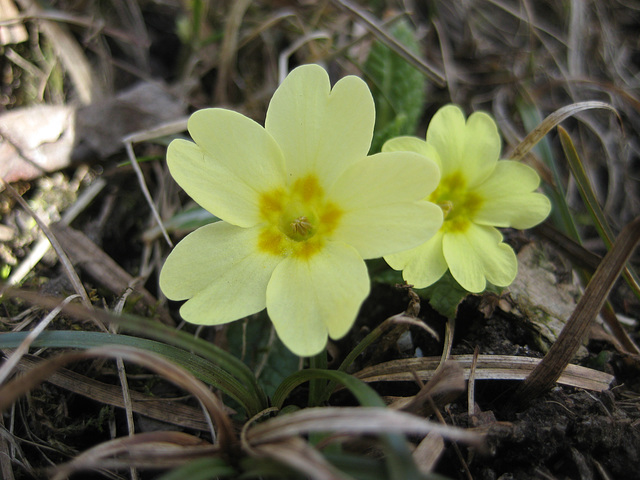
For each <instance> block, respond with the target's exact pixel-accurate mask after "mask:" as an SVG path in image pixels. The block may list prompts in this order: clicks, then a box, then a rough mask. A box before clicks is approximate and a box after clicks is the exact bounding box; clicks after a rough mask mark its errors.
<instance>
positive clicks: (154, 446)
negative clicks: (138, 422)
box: [52, 432, 218, 480]
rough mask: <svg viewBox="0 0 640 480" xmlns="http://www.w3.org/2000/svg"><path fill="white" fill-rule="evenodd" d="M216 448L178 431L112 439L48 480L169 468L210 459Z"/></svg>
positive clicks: (61, 469)
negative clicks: (84, 473)
mask: <svg viewBox="0 0 640 480" xmlns="http://www.w3.org/2000/svg"><path fill="white" fill-rule="evenodd" d="M217 451H218V449H217V448H216V447H215V446H214V445H211V444H210V443H207V442H205V441H203V440H201V439H199V438H197V437H194V436H193V435H189V434H186V433H182V432H147V433H139V434H136V435H132V436H129V437H123V438H116V439H114V440H110V441H108V442H104V443H101V444H99V445H96V446H95V447H93V448H90V449H89V450H86V451H85V452H83V453H82V454H80V455H78V456H77V457H75V458H74V459H73V460H72V461H71V462H68V463H66V464H63V465H60V466H58V467H57V468H56V472H55V475H54V476H53V477H52V480H63V479H65V478H67V477H68V476H69V475H71V474H73V473H75V472H78V471H87V470H101V469H104V468H126V467H131V466H135V467H141V468H145V467H146V468H171V467H175V466H179V465H181V464H183V463H185V462H186V461H188V460H190V459H193V458H199V457H205V456H210V455H211V454H212V453H216V452H217Z"/></svg>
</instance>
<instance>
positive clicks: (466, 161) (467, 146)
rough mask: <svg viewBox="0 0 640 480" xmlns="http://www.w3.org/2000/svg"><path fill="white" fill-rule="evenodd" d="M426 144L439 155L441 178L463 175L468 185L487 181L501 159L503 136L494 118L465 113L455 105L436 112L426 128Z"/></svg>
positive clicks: (484, 114) (478, 113) (481, 113)
mask: <svg viewBox="0 0 640 480" xmlns="http://www.w3.org/2000/svg"><path fill="white" fill-rule="evenodd" d="M427 143H428V144H430V145H432V146H433V147H434V148H435V150H436V151H437V152H438V155H439V156H440V161H441V167H442V176H443V177H446V176H448V175H449V174H451V173H453V172H463V173H464V176H465V178H466V179H467V181H468V185H469V186H473V185H476V184H478V183H479V182H482V181H483V180H484V179H486V178H487V177H488V176H489V175H490V174H491V172H492V171H493V169H494V168H495V164H496V162H497V161H498V158H499V157H500V146H501V145H500V144H501V142H500V134H499V133H498V128H497V126H496V124H495V122H494V121H493V119H492V118H491V117H490V116H489V115H487V114H486V113H483V112H476V113H474V114H472V115H471V116H470V117H469V119H468V120H467V121H466V123H465V118H464V113H463V112H462V110H461V109H460V108H459V107H457V106H455V105H447V106H445V107H442V108H441V109H440V110H438V111H437V112H436V114H435V115H434V116H433V118H432V119H431V122H430V123H429V127H428V129H427Z"/></svg>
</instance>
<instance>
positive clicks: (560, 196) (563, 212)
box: [517, 101, 582, 243]
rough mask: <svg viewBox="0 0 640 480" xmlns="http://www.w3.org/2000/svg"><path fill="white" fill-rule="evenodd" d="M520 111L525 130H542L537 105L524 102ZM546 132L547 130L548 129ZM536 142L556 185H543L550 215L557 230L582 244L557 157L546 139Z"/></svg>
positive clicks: (537, 148) (538, 151) (519, 104)
mask: <svg viewBox="0 0 640 480" xmlns="http://www.w3.org/2000/svg"><path fill="white" fill-rule="evenodd" d="M518 111H519V113H520V117H521V118H522V122H523V124H524V127H525V129H527V130H528V131H531V132H532V133H533V132H534V131H535V130H537V129H540V128H542V116H541V115H540V112H539V111H538V109H537V107H536V106H535V105H532V104H527V103H525V102H524V101H521V102H518ZM544 130H546V128H545V129H544ZM545 133H546V132H545ZM530 135H531V134H530ZM536 142H537V143H535V144H534V145H535V146H533V149H534V150H535V151H536V153H537V154H538V155H539V156H540V158H541V159H542V161H543V162H544V164H545V165H546V166H547V167H548V168H549V170H551V174H552V176H553V183H554V184H555V185H548V184H543V185H542V189H543V191H544V193H545V194H546V195H547V196H548V197H549V199H550V200H551V203H552V205H553V208H552V209H551V214H550V217H551V220H552V222H553V224H554V225H555V226H556V228H558V229H559V230H561V231H562V232H563V233H565V234H566V235H567V236H569V237H570V238H572V239H573V240H575V241H577V242H579V243H582V242H581V241H580V234H579V232H578V228H577V227H576V224H575V222H574V220H573V216H572V215H571V211H570V210H569V205H568V204H567V199H566V193H565V191H564V187H563V186H562V183H563V182H562V177H561V175H560V171H559V169H558V165H557V162H556V160H555V157H554V156H553V152H552V150H551V145H550V144H549V140H547V139H546V138H544V137H539V138H538V137H536ZM523 143H524V142H523ZM522 155H524V153H523V154H518V155H517V156H520V157H521V156H522Z"/></svg>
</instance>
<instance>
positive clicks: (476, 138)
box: [382, 105, 551, 293]
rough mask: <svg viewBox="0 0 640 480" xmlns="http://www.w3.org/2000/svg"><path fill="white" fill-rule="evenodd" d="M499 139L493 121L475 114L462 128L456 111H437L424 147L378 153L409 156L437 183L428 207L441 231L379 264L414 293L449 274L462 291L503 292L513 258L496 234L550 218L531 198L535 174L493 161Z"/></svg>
mask: <svg viewBox="0 0 640 480" xmlns="http://www.w3.org/2000/svg"><path fill="white" fill-rule="evenodd" d="M500 143H501V140H500V135H499V133H498V128H497V126H496V124H495V122H494V120H493V119H492V118H491V117H490V116H489V115H487V114H485V113H482V112H477V113H474V114H472V115H471V116H470V117H469V118H468V119H466V120H465V116H464V113H463V112H462V110H460V108H459V107H457V106H455V105H447V106H445V107H442V108H441V109H440V110H438V112H436V114H435V115H434V117H433V119H432V120H431V122H430V124H429V127H428V129H427V138H426V141H424V140H420V139H418V138H415V137H397V138H393V139H391V140H389V141H387V142H386V143H385V144H384V146H383V147H382V151H383V152H400V151H412V152H415V153H419V154H421V155H423V156H425V157H428V158H431V159H432V160H433V161H434V162H436V163H437V165H438V166H439V167H440V171H441V179H440V183H439V185H438V186H437V188H436V189H435V190H434V191H433V192H432V193H431V194H430V195H429V196H428V197H427V199H428V200H429V201H431V202H433V203H434V204H436V205H438V206H439V207H440V208H441V209H442V212H443V215H444V223H443V224H442V227H441V228H440V230H439V231H438V233H437V234H436V235H435V236H434V237H432V238H431V239H430V240H429V241H428V242H425V243H424V244H422V245H420V246H418V247H415V248H413V249H410V250H408V251H405V252H400V253H396V254H392V255H386V256H385V257H384V258H385V260H386V261H387V263H388V264H389V265H390V266H391V267H392V268H394V269H396V270H402V271H403V278H404V279H405V280H406V281H407V282H408V283H410V284H412V285H414V286H415V287H416V288H425V287H428V286H430V285H432V284H433V283H435V282H436V281H438V280H439V279H440V277H442V275H444V273H445V272H446V271H447V270H449V271H450V272H451V275H452V276H453V278H454V279H455V280H456V281H457V282H458V283H459V284H460V285H461V286H462V287H463V288H464V289H465V290H467V291H469V292H473V293H479V292H482V291H483V290H484V289H485V288H486V285H487V282H490V283H492V284H493V285H496V286H499V287H506V286H508V285H509V284H511V282H513V280H514V279H515V276H516V273H517V260H516V256H515V253H514V252H513V250H512V249H511V247H509V246H508V245H507V244H506V243H504V242H503V237H502V234H501V233H500V232H499V231H498V230H497V228H496V227H502V228H505V227H512V228H519V229H524V228H530V227H533V226H535V225H537V224H539V223H540V222H542V221H543V220H544V219H545V218H546V217H547V215H549V212H550V210H551V203H550V202H549V199H548V198H547V197H546V196H544V195H543V194H541V193H538V192H536V189H537V188H538V186H539V184H540V177H539V176H538V174H537V172H536V171H535V170H533V169H532V168H531V167H529V166H527V165H523V164H521V163H518V162H514V161H511V160H500V159H499V158H500Z"/></svg>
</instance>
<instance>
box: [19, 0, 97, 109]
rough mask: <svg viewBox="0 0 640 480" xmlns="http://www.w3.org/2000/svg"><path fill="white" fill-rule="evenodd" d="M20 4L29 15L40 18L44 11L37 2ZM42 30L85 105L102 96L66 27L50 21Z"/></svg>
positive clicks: (86, 62) (25, 1)
mask: <svg viewBox="0 0 640 480" xmlns="http://www.w3.org/2000/svg"><path fill="white" fill-rule="evenodd" d="M18 3H19V4H20V6H21V7H22V9H23V10H25V11H26V12H27V14H28V15H31V16H34V17H39V16H40V14H41V13H42V9H41V8H40V7H38V5H37V2H33V1H31V0H18ZM40 28H41V29H42V31H43V33H44V34H45V35H46V37H47V38H48V39H49V40H50V41H51V44H52V45H53V48H54V49H55V51H56V53H57V55H58V56H59V57H60V60H61V62H62V64H63V65H64V67H65V69H66V70H67V72H68V73H69V77H71V80H72V81H73V85H74V86H75V88H76V91H77V92H78V97H79V98H80V101H81V102H82V103H83V104H89V103H91V102H92V101H94V100H96V97H99V96H100V93H101V92H100V88H99V83H98V81H97V80H96V77H95V75H94V74H93V70H92V69H91V64H90V63H89V60H88V59H87V56H86V55H85V54H84V51H83V49H82V48H81V47H80V45H79V44H78V42H77V41H76V40H75V39H74V38H73V36H72V35H71V34H70V33H69V31H68V30H66V29H65V28H64V26H61V25H58V24H56V23H54V22H52V21H49V20H41V21H40Z"/></svg>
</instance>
